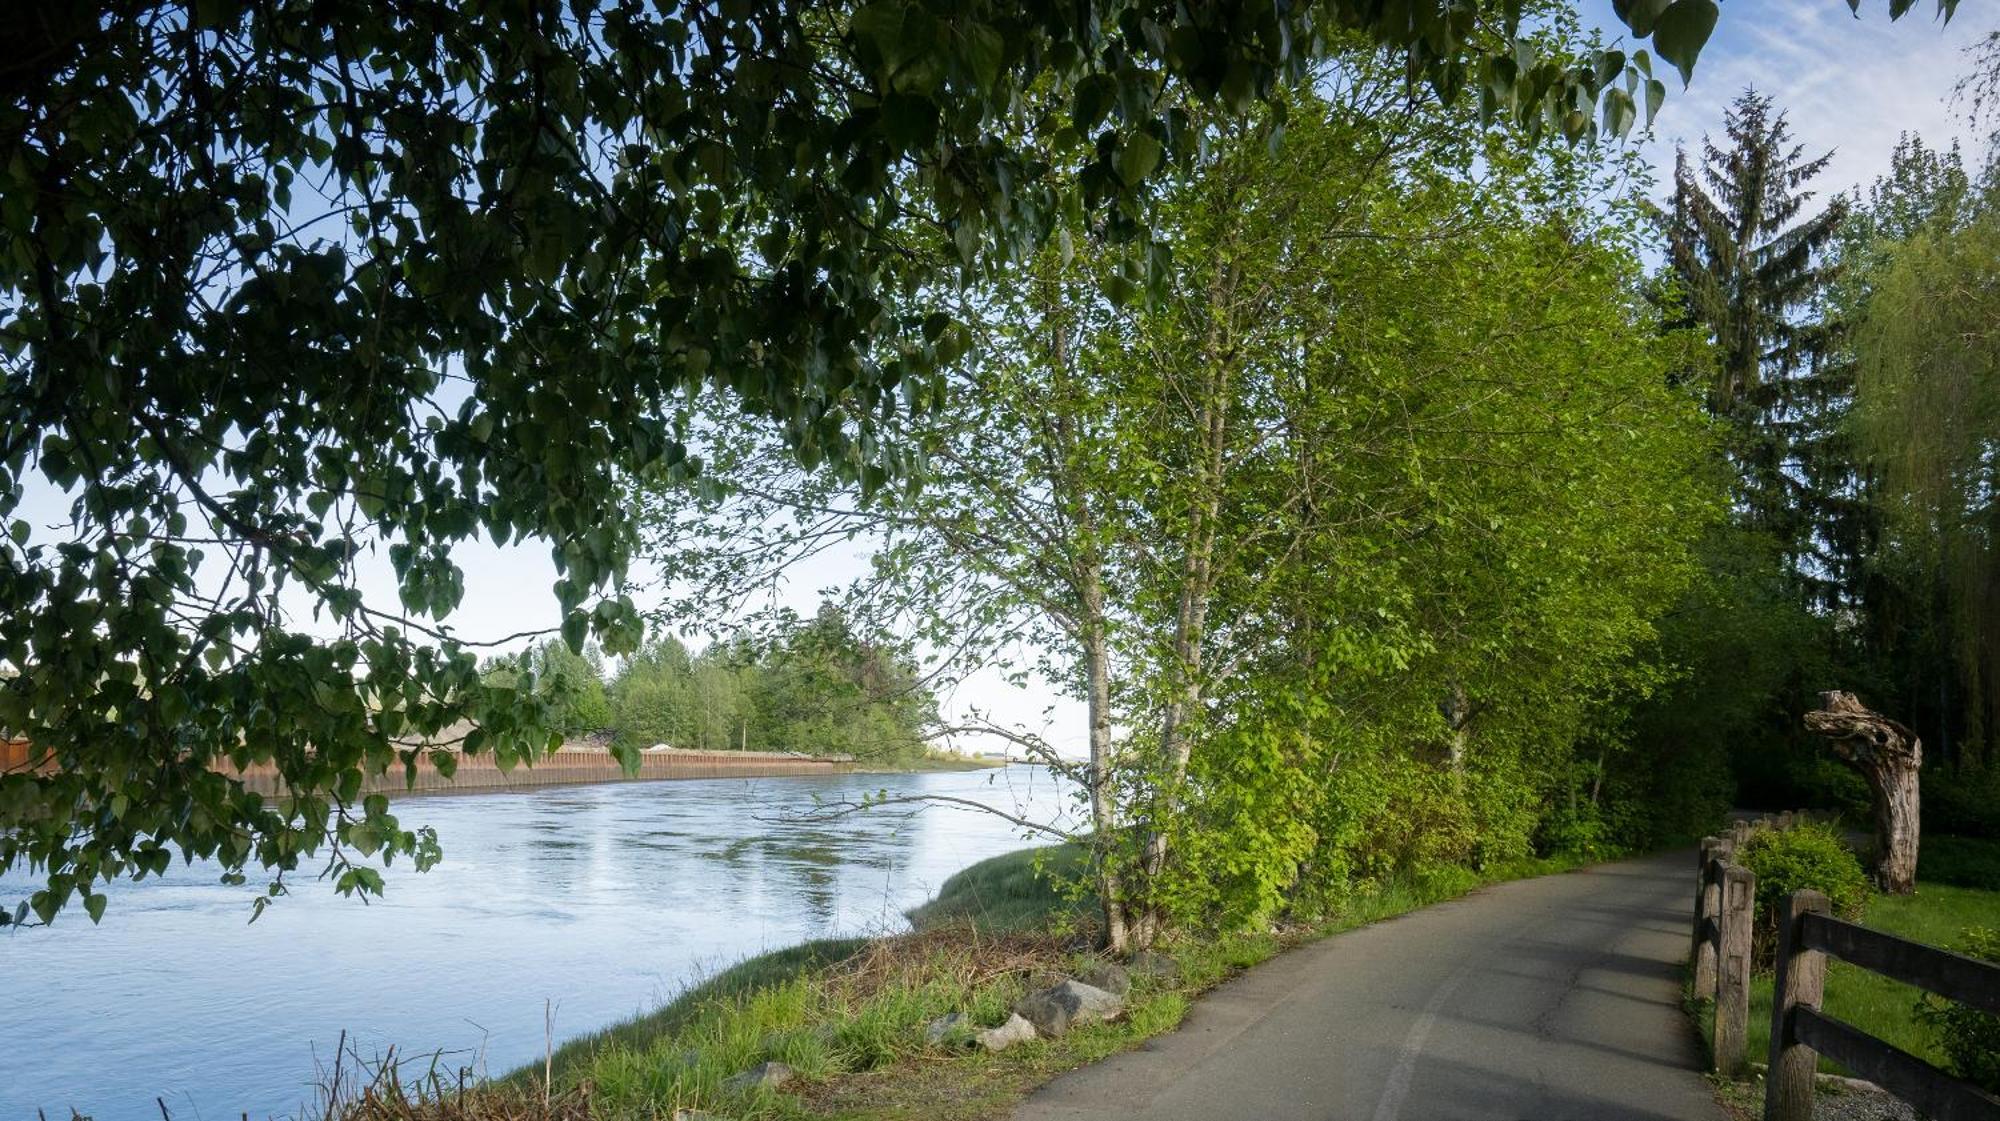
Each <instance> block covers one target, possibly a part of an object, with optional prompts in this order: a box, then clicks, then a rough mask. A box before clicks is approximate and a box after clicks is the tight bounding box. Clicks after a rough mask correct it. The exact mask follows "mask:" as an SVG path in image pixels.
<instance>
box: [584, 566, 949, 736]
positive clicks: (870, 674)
mask: <svg viewBox="0 0 2000 1121" xmlns="http://www.w3.org/2000/svg"><path fill="white" fill-rule="evenodd" d="M772 629H773V630H774V631H775V632H776V633H775V635H774V636H773V638H772V639H771V641H769V642H768V643H764V644H757V643H752V642H750V641H749V640H748V639H747V638H744V639H740V640H738V641H733V642H728V643H717V644H714V645H711V646H709V647H708V648H707V649H706V650H704V651H702V652H701V654H700V655H690V654H689V653H688V651H687V647H686V646H684V645H683V644H682V643H681V642H680V640H679V639H676V638H673V637H672V636H664V637H661V638H659V639H658V640H656V641H655V642H653V643H650V644H648V645H647V646H646V647H644V648H642V649H641V650H640V651H639V652H638V653H636V654H635V655H633V656H632V657H631V658H629V659H627V660H626V662H625V664H624V665H623V666H622V667H621V668H620V670H619V673H618V678H617V680H616V681H615V682H614V683H613V688H612V694H613V697H614V702H613V704H614V707H615V712H616V726H617V742H618V743H619V744H620V745H621V746H623V747H624V748H627V749H630V750H635V751H636V750H644V749H645V748H648V747H651V746H653V745H654V744H666V745H667V746H669V747H679V748H689V749H694V750H703V751H726V750H730V749H733V748H748V749H751V750H756V751H799V752H809V753H823V752H836V753H844V754H849V755H853V756H855V757H857V758H860V759H864V760H868V761H872V762H883V763H909V762H912V761H914V760H916V759H918V758H921V757H922V756H923V754H924V751H925V744H926V737H927V736H928V734H929V731H930V728H931V726H932V725H933V724H934V723H935V720H936V715H937V702H936V699H935V697H934V696H933V694H932V693H931V691H930V689H929V687H928V686H926V685H924V684H923V683H921V682H920V681H918V679H917V677H916V673H915V669H914V667H913V665H912V663H911V661H910V659H909V657H908V655H907V654H906V653H904V652H903V651H902V650H900V649H898V648H897V647H895V646H893V645H889V644H884V643H880V642H875V641H871V640H868V639H865V638H863V637H862V636H861V635H859V634H858V633H856V631H855V629H854V628H853V626H852V625H851V624H850V623H849V622H848V620H847V618H846V617H845V616H844V615H843V614H842V613H841V612H840V611H839V610H838V609H837V608H834V607H832V606H831V605H828V606H826V607H823V608H822V609H821V611H820V612H819V613H818V614H817V615H816V616H814V617H813V618H812V619H808V620H802V619H799V618H796V617H794V616H791V615H789V614H784V613H780V614H779V616H778V617H777V618H776V620H774V622H773V625H772Z"/></svg>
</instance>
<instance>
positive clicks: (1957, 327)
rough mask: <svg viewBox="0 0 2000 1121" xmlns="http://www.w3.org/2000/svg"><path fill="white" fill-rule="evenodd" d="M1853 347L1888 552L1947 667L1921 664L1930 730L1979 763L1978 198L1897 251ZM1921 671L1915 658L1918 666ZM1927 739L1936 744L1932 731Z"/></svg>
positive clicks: (1989, 522)
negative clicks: (1929, 698) (1933, 697)
mask: <svg viewBox="0 0 2000 1121" xmlns="http://www.w3.org/2000/svg"><path fill="white" fill-rule="evenodd" d="M1893 254H1894V255H1893V264H1892V265H1891V266H1889V267H1888V268H1887V269H1886V270H1885V271H1884V273H1883V275H1882V276H1881V277H1880V280H1879V282H1878V283H1877V285H1876V287H1875V290H1874V292H1873V294H1872V298H1871V303H1870V309H1871V311H1870V316H1869V319H1868V322H1867V324H1866V325H1865V326H1864V327H1863V329H1862V331H1861V334H1860V337H1859V338H1858V340H1857V342H1856V347H1857V350H1858V351H1859V353H1860V381H1859V388H1858V396H1859V411H1860V414H1861V421H1862V427H1863V432H1864V435H1865V438H1866V440H1867V442H1868V444H1869V446H1870V447H1871V448H1873V449H1874V450H1875V451H1876V452H1877V455H1878V459H1879V461H1880V462H1881V464H1882V466H1883V472H1884V478H1883V483H1884V486H1883V490H1884V496H1885V503H1886V505H1887V507H1888V511H1889V521H1890V525H1891V527H1892V529H1893V530H1894V532H1895V534H1896V544H1897V547H1898V549H1899V550H1901V551H1902V552H1903V553H1904V554H1907V555H1908V556H1909V557H1910V558H1911V561H1912V563H1911V565H1910V567H1911V569H1913V572H1912V575H1914V576H1915V577H1916V581H1915V582H1916V594H1917V595H1918V596H1920V597H1921V598H1919V599H1918V600H1917V602H1918V603H1920V604H1922V605H1923V606H1924V607H1926V608H1929V609H1930V612H1929V613H1930V620H1931V628H1932V632H1933V633H1932V634H1930V635H1929V636H1926V637H1927V638H1928V639H1929V641H1928V643H1927V645H1928V646H1929V648H1930V649H1931V650H1934V651H1935V652H1936V653H1937V654H1938V655H1941V660H1945V661H1948V663H1949V668H1946V667H1944V666H1937V665H1936V664H1935V662H1932V663H1930V664H1925V665H1923V668H1924V670H1926V671H1927V673H1926V676H1930V675H1936V676H1938V677H1942V678H1943V680H1942V681H1939V682H1937V683H1936V684H1935V685H1933V686H1932V689H1934V690H1943V691H1949V692H1950V693H1951V694H1953V703H1952V704H1950V705H1948V706H1941V707H1942V708H1943V711H1940V712H1939V713H1938V717H1939V719H1938V721H1937V724H1938V725H1940V726H1941V727H1940V729H1939V730H1940V731H1941V732H1942V735H1943V737H1949V738H1951V739H1955V740H1957V741H1958V746H1957V752H1958V753H1959V754H1960V755H1962V756H1963V757H1964V758H1965V759H1967V760H1969V761H1973V762H1977V761H1978V760H1979V759H1980V757H1981V754H1982V753H1984V754H1985V755H1986V756H1987V758H1988V760H1989V765H1990V760H1991V758H1992V743H1993V742H1994V740H1995V737H1996V728H2000V638H1997V637H1996V636H2000V617H1996V615H1995V612H1996V601H1995V599H1994V596H1993V591H1992V589H1993V587H1994V580H1995V574H1996V572H2000V560H1996V551H1995V546H1994V527H1995V526H1996V525H2000V501H1996V499H1995V488H1994V486H1993V465H1994V457H1993V433H1994V432H1995V431H1996V426H2000V389H1996V386H2000V342H1997V341H1996V339H1995V336H1994V334H1993V332H1992V331H1991V330H1990V327H1991V324H1992V323H1993V322H1994V321H1995V316H1996V315H2000V294H1996V291H1995V286H1994V283H1993V281H1994V277H1995V271H1996V270H1995V266H1994V262H1995V260H1996V259H2000V213H1996V212H1995V211H1994V210H1993V208H1992V205H1991V202H1990V201H1988V202H1987V203H1986V204H1985V206H1984V207H1983V208H1982V210H1981V212H1980V213H1979V214H1978V216H1977V217H1976V218H1974V219H1973V220H1971V221H1969V222H1966V223H1964V224H1962V225H1959V226H1957V227H1952V226H1949V225H1945V224H1942V223H1940V224H1934V225H1932V226H1929V227H1926V228H1925V229H1923V230H1921V231H1920V232H1918V233H1916V234H1914V235H1913V236H1911V237H1910V238H1908V239H1907V240H1905V241H1902V242H1900V243H1898V244H1897V245H1896V246H1895V247H1894V250H1893ZM1920 664H1921V663H1920ZM1931 738H1932V740H1933V741H1935V740H1936V739H1938V738H1940V737H1939V736H1936V735H1934V736H1932V737H1931Z"/></svg>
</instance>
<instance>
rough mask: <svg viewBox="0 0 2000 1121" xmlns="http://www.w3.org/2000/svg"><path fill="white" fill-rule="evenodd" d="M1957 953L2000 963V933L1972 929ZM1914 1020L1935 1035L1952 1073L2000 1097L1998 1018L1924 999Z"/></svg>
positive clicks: (1985, 1013)
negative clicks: (1929, 1027) (1949, 1063)
mask: <svg viewBox="0 0 2000 1121" xmlns="http://www.w3.org/2000/svg"><path fill="white" fill-rule="evenodd" d="M1957 949H1958V951H1959V952H1960V953H1962V954H1966V955H1969V956H1971V957H1976V958H1985V959H1986V960H1987V961H1992V962H2000V930H1995V929H1992V928H1990V927H1974V928H1972V929H1971V930H1968V931H1966V932H1965V937H1964V938H1963V939H1961V940H1960V942H1959V944H1958V947H1957ZM1917 1018H1918V1019H1920V1020H1922V1021H1923V1022H1925V1023H1927V1024H1929V1025H1930V1026H1931V1028H1932V1029H1933V1030H1935V1031H1936V1032H1937V1034H1938V1043H1939V1045H1940V1046H1942V1047H1943V1048H1944V1053H1945V1055H1946V1056H1947V1057H1948V1058H1949V1059H1950V1060H1951V1069H1952V1073H1954V1074H1956V1075H1958V1076H1959V1077H1960V1078H1963V1079H1965V1080H1966V1081H1968V1082H1971V1083H1973V1084H1974V1085H1976V1086H1979V1087H1980V1088H1982V1089H1984V1090H1987V1091H1990V1092H1992V1093H1996V1094H2000V1016H1995V1015H1994V1014H1993V1013H1991V1012H1982V1011H1980V1010H1979V1009H1977V1008H1973V1007H1970V1006H1968V1005H1964V1004H1959V1003H1957V1002H1956V1001H1946V1000H1940V999H1938V998H1937V997H1933V996H1928V995H1926V996H1925V997H1923V999H1921V1000H1919V1001H1918V1002H1917Z"/></svg>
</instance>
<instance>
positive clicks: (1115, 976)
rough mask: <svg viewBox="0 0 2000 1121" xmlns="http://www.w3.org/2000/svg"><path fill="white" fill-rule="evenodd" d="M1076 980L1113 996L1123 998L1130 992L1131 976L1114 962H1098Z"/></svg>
mask: <svg viewBox="0 0 2000 1121" xmlns="http://www.w3.org/2000/svg"><path fill="white" fill-rule="evenodd" d="M1076 979H1077V980H1079V981H1082V982H1083V983H1084V984H1086V985H1089V986H1091V987H1092V988H1097V989H1103V990H1104V991H1105V992H1107V993H1110V994H1112V995H1113V996H1124V995H1125V994H1126V993H1129V992H1131V991H1132V975H1131V974H1130V973H1128V972H1126V971H1125V967H1124V966H1122V965H1119V964H1118V963H1117V962H1115V961H1101V962H1098V963H1097V964H1096V965H1093V966H1091V967H1090V968H1089V969H1086V970H1084V971H1083V972H1081V973H1079V974H1077V975H1076Z"/></svg>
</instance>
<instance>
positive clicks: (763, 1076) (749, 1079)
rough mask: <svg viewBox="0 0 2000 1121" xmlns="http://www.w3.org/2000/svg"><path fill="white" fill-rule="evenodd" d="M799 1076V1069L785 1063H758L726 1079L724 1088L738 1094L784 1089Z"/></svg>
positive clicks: (723, 1084)
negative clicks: (796, 1069)
mask: <svg viewBox="0 0 2000 1121" xmlns="http://www.w3.org/2000/svg"><path fill="white" fill-rule="evenodd" d="M797 1076H798V1072H797V1071H795V1070H793V1069H792V1068H791V1067H788V1066H786V1065H785V1064H783V1063H758V1064H757V1065H756V1066H753V1067H751V1068H750V1069H749V1070H746V1071H744V1072H743V1073H741V1074H736V1075H731V1076H730V1077H729V1078H726V1079H724V1080H723V1083H722V1088H723V1089H725V1090H728V1091H730V1092H731V1093H738V1094H741V1093H747V1092H748V1091H751V1090H760V1089H761V1090H782V1089H784V1088H785V1084H786V1083H788V1082H790V1081H791V1080H792V1079H793V1078H796V1077H797Z"/></svg>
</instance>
